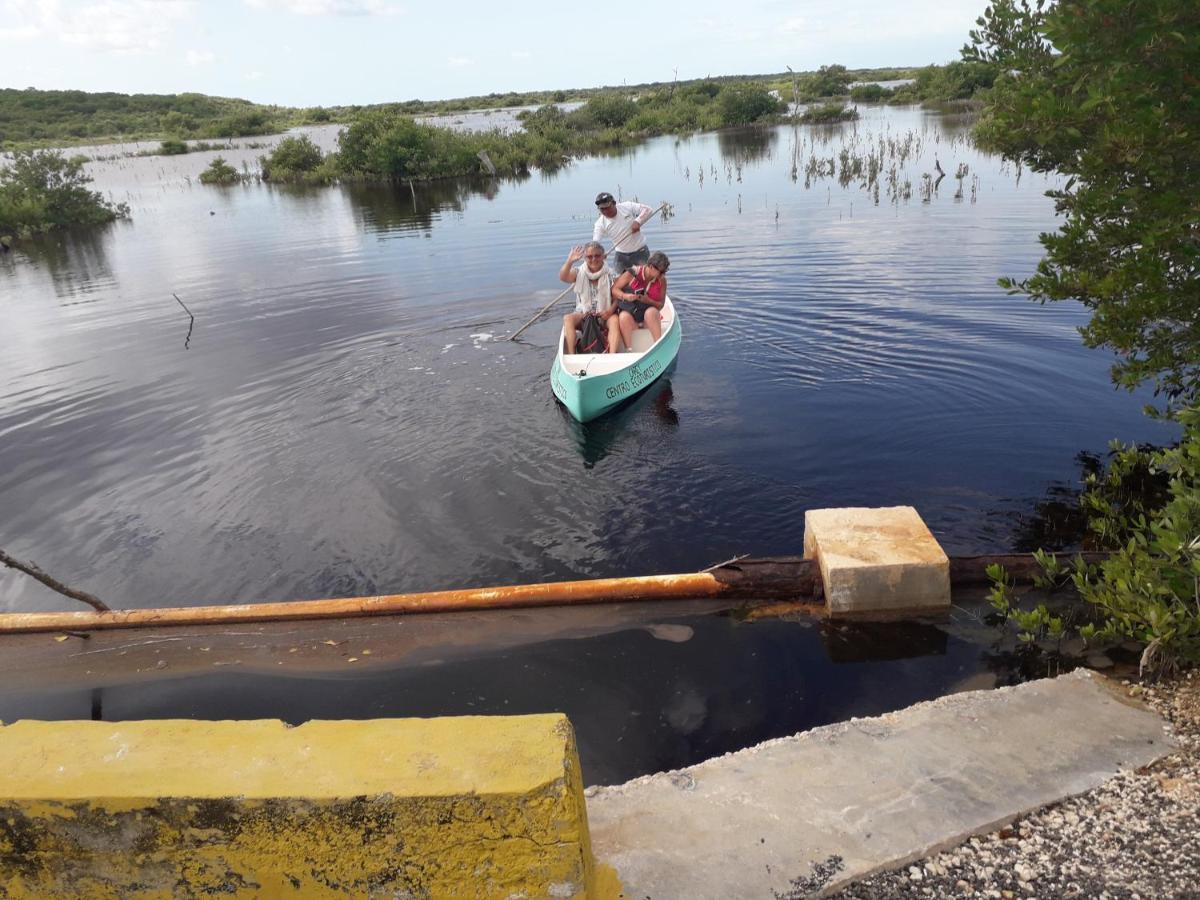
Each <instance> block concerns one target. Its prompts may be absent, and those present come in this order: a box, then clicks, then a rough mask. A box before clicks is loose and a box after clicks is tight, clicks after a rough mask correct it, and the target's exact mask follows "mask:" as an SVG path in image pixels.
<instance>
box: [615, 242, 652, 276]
mask: <svg viewBox="0 0 1200 900" xmlns="http://www.w3.org/2000/svg"><path fill="white" fill-rule="evenodd" d="M649 259H650V248H649V247H643V248H642V249H641V250H634V251H633V252H632V253H622V252H620V251H619V250H618V251H617V274H618V275H620V274H621V273H622V272H624V271H625V270H626V269H632V268H633V267H634V266H644V265H645V264H646V262H647V260H649Z"/></svg>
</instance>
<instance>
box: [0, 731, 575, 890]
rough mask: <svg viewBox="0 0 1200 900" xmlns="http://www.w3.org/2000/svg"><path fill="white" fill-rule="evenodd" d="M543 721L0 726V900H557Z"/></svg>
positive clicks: (568, 880)
mask: <svg viewBox="0 0 1200 900" xmlns="http://www.w3.org/2000/svg"><path fill="white" fill-rule="evenodd" d="M592 881H593V868H592V860H591V848H590V841H589V837H588V828H587V817H586V811H585V806H584V800H583V782H582V779H581V777H580V771H579V759H578V756H577V754H576V749H575V738H574V734H573V731H572V729H571V725H570V723H569V722H568V721H567V719H566V717H565V716H562V715H540V716H512V717H462V718H445V719H383V720H373V721H362V722H309V723H307V724H304V725H301V726H298V727H295V728H291V727H289V726H287V725H285V724H284V723H282V722H278V721H254V722H194V721H157V722H119V723H108V722H17V723H16V724H13V725H9V726H6V727H0V896H3V897H13V898H17V897H47V896H56V897H58V896H65V897H80V896H82V897H113V898H117V897H120V898H124V897H207V896H213V895H221V896H234V897H279V896H289V897H293V896H295V897H299V896H303V897H346V896H361V897H367V896H388V897H429V896H434V897H449V896H454V897H547V896H550V897H575V896H585V895H587V894H588V893H589V892H590V891H591V885H592Z"/></svg>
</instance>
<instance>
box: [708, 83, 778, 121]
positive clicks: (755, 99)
mask: <svg viewBox="0 0 1200 900" xmlns="http://www.w3.org/2000/svg"><path fill="white" fill-rule="evenodd" d="M716 104H717V109H718V110H719V111H720V115H721V124H722V125H749V124H751V123H752V122H757V121H759V120H760V119H763V118H765V117H767V116H772V115H775V114H776V113H778V112H779V111H780V110H782V109H783V103H782V102H780V100H779V99H778V98H777V97H776V96H775V95H774V94H772V93H771V92H770V91H768V90H767V89H766V88H764V87H763V86H762V85H758V84H729V85H726V86H725V87H723V88H722V89H721V93H719V94H717V98H716Z"/></svg>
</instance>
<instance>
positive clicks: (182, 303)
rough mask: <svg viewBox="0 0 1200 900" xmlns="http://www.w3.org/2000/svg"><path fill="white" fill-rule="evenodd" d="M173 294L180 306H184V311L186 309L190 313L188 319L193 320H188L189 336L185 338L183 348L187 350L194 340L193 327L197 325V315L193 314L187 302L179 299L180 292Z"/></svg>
mask: <svg viewBox="0 0 1200 900" xmlns="http://www.w3.org/2000/svg"><path fill="white" fill-rule="evenodd" d="M171 296H172V297H174V298H175V302H176V303H178V304H179V305H180V306H182V307H183V311H184V312H185V313H187V314H188V319H190V320H191V321H189V322H188V333H187V337H185V338H184V339H183V349H184V350H187V349H188V344H190V343H191V342H192V329H193V328H194V327H195V325H196V317H195V316H193V315H192V311H191V310H190V309H188V308H187V304H186V303H184V302H183V301H182V300H180V299H179V295H178V294H174V293H173V294H171Z"/></svg>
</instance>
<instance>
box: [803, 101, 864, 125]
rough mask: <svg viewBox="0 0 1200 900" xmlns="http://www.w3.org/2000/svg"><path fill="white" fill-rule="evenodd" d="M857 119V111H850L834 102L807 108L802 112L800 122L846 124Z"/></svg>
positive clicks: (848, 108) (842, 104)
mask: <svg viewBox="0 0 1200 900" xmlns="http://www.w3.org/2000/svg"><path fill="white" fill-rule="evenodd" d="M857 118H858V110H856V109H852V108H850V107H848V106H846V104H844V103H836V102H835V103H823V104H821V105H820V106H812V107H809V108H808V109H806V110H805V111H804V115H802V116H801V117H800V121H801V122H806V123H808V124H810V125H815V124H825V123H828V122H846V121H850V120H853V119H857Z"/></svg>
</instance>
